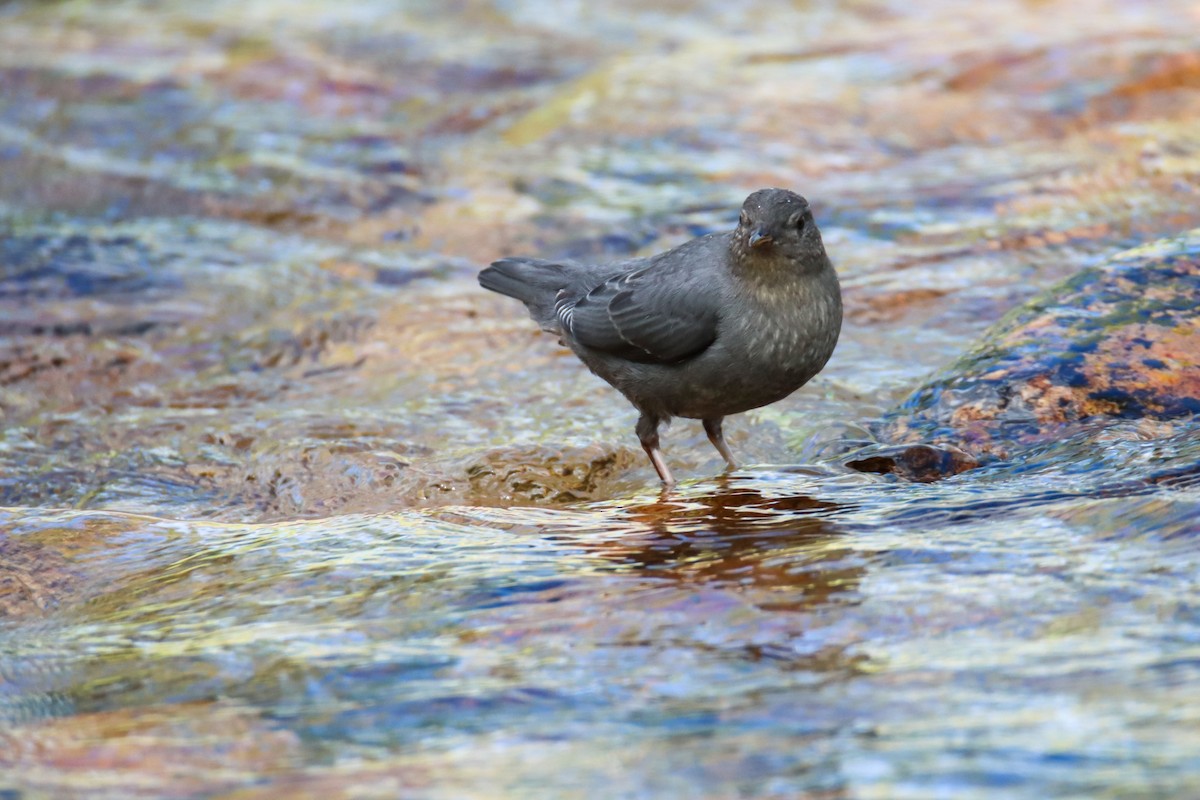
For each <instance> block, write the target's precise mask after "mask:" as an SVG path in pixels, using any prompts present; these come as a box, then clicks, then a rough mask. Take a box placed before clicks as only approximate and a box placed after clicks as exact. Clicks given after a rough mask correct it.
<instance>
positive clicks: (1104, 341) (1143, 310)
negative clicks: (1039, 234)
mask: <svg viewBox="0 0 1200 800" xmlns="http://www.w3.org/2000/svg"><path fill="white" fill-rule="evenodd" d="M1198 309H1200V231H1193V232H1190V233H1188V234H1186V235H1185V236H1182V237H1180V238H1178V239H1171V240H1164V241H1160V242H1155V243H1152V244H1150V245H1146V246H1144V247H1139V248H1136V249H1134V250H1129V251H1126V252H1124V253H1120V254H1118V255H1117V256H1115V257H1113V258H1112V259H1110V260H1109V261H1107V262H1105V263H1104V264H1101V265H1099V266H1096V267H1090V268H1088V269H1084V270H1082V271H1081V272H1079V273H1078V274H1076V275H1074V276H1073V277H1071V278H1070V279H1068V280H1066V281H1064V282H1063V283H1061V284H1059V285H1058V286H1055V287H1054V288H1052V289H1050V290H1049V291H1047V292H1045V293H1044V294H1042V295H1041V296H1040V297H1039V298H1037V299H1035V300H1033V301H1031V302H1030V303H1028V304H1027V305H1025V306H1023V307H1021V308H1019V309H1017V310H1016V311H1014V312H1013V313H1011V314H1010V315H1009V316H1008V317H1006V318H1005V319H1004V320H1002V321H1001V322H1000V323H998V324H997V326H996V327H995V328H993V329H992V330H991V331H990V332H989V333H988V334H986V335H985V336H984V338H983V339H982V340H981V342H980V343H979V344H977V345H976V346H975V347H974V348H973V349H972V350H971V351H970V352H968V353H967V354H966V355H965V356H963V357H962V358H961V359H959V361H958V362H957V363H955V364H953V365H952V366H951V367H949V368H948V369H946V370H945V371H944V372H943V373H941V374H940V375H937V376H935V377H934V378H933V379H932V380H931V381H930V382H929V383H927V384H926V385H924V386H923V387H921V388H920V389H918V390H917V391H916V392H914V393H913V394H912V395H911V396H910V397H909V399H908V400H907V401H906V402H904V403H903V404H902V405H901V407H900V408H899V409H897V410H896V411H894V412H892V413H891V414H889V415H888V416H887V417H885V419H884V421H883V423H882V424H881V425H880V426H879V429H878V432H879V434H880V439H882V440H883V441H887V442H892V443H904V444H907V443H916V442H920V443H924V444H926V445H930V444H932V445H936V446H937V447H938V448H943V447H944V446H946V445H952V446H954V447H958V448H961V449H962V450H964V451H966V453H969V454H971V455H972V456H985V457H986V456H999V457H1001V458H1003V457H1006V456H1008V455H1009V454H1010V453H1011V452H1013V450H1014V449H1015V448H1019V447H1020V446H1022V445H1027V444H1032V443H1036V442H1044V441H1047V440H1049V439H1051V438H1054V437H1057V436H1061V435H1063V434H1064V433H1065V432H1066V431H1068V430H1070V429H1074V427H1076V426H1077V425H1078V424H1079V423H1083V422H1085V421H1097V420H1099V421H1102V420H1104V419H1130V418H1150V419H1160V420H1162V419H1173V418H1180V417H1188V416H1191V415H1193V414H1196V413H1197V412H1200V313H1198V311H1197V310H1198ZM897 453H898V454H899V455H897V454H893V455H891V456H886V457H885V456H881V455H876V456H872V457H871V458H867V459H860V461H859V462H857V463H858V464H859V467H858V468H861V469H867V471H873V472H876V471H894V472H896V473H897V474H902V475H904V474H906V471H911V470H912V469H914V467H912V466H905V465H906V464H915V465H916V473H915V474H916V475H928V474H931V473H929V472H928V471H927V466H928V465H933V466H932V468H933V470H934V473H936V471H937V469H938V466H937V465H938V464H944V465H945V466H946V468H947V469H948V470H952V471H949V472H946V473H944V474H953V471H961V470H959V467H961V466H962V465H963V464H964V463H966V462H964V461H962V460H961V459H958V460H956V459H949V460H947V459H945V458H937V457H935V456H934V454H933V453H929V452H925V451H919V452H917V451H913V450H912V448H908V449H903V448H901V449H899V450H898V451H897ZM889 459H891V461H889ZM889 464H894V467H888V465H889ZM885 467H888V468H887V469H885ZM914 479H917V480H923V479H926V478H921V477H915V478H914Z"/></svg>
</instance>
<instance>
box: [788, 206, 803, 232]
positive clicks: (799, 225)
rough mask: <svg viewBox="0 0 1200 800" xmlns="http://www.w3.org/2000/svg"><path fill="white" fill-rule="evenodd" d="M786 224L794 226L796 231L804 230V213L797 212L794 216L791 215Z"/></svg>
mask: <svg viewBox="0 0 1200 800" xmlns="http://www.w3.org/2000/svg"><path fill="white" fill-rule="evenodd" d="M788 222H790V223H791V224H792V225H793V226H795V228H796V230H797V231H802V230H804V212H803V211H797V212H796V213H795V214H792V218H791V219H790V220H788Z"/></svg>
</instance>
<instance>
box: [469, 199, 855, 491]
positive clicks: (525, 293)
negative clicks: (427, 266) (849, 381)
mask: <svg viewBox="0 0 1200 800" xmlns="http://www.w3.org/2000/svg"><path fill="white" fill-rule="evenodd" d="M479 283H480V285H481V286H483V287H484V288H485V289H491V290H492V291H493V292H499V293H500V294H503V295H507V296H509V297H514V298H516V299H517V300H520V301H521V302H523V303H524V304H525V305H526V306H527V307H528V308H529V314H530V316H531V317H533V319H534V321H535V322H537V323H538V325H540V326H541V328H542V330H544V331H547V332H549V333H553V334H555V335H557V336H558V337H559V339H560V341H561V342H562V343H564V344H566V345H567V346H568V347H570V348H571V349H572V350H574V351H575V354H576V355H577V356H579V358H580V359H581V360H582V361H583V363H584V364H586V365H587V366H588V368H589V369H591V371H592V372H594V373H596V374H597V375H599V376H600V377H601V378H603V379H604V380H606V381H608V382H609V383H611V384H612V385H613V386H615V387H616V388H617V389H618V390H619V391H620V392H621V394H623V395H625V397H626V398H628V400H629V402H631V403H633V405H634V407H635V408H637V410H638V411H639V412H641V418H640V419H638V422H637V428H636V430H637V435H638V439H640V440H641V443H642V447H643V448H644V449H645V450H646V454H647V455H649V456H650V461H651V462H652V463H653V464H654V469H655V470H657V471H658V476H659V477H660V478H662V482H663V483H664V484H666V485H668V486H670V485H672V484H674V482H675V481H674V479H673V478H672V477H671V470H669V469H668V468H667V465H666V462H665V461H663V457H662V452H661V451H660V450H659V446H658V444H659V440H658V429H659V426H660V425H661V424H662V423H664V422H667V421H669V420H670V419H671V417H689V418H691V419H699V420H703V422H704V432H705V433H707V434H708V440H709V441H710V442H712V444H713V446H714V447H716V448H717V451H718V452H719V453H720V454H721V456H722V458H724V459H725V462H726V463H727V464H728V465H729V467H730V469H733V468H736V466H737V465H736V464H735V463H734V460H733V454H732V453H730V452H729V446H728V445H726V444H725V436H724V434H723V433H722V430H721V422H722V420H723V418H724V417H725V416H726V415H728V414H737V413H740V412H742V411H748V410H749V409H751V408H758V407H759V406H765V405H768V404H769V403H774V402H775V401H777V400H782V399H783V398H785V397H787V396H788V395H789V394H791V393H792V392H794V391H796V390H797V389H799V388H800V387H801V386H803V385H804V384H805V383H807V382H808V381H809V379H811V378H812V377H813V376H814V375H816V374H817V373H818V372H820V371H821V368H822V367H824V366H825V362H826V361H828V360H829V356H830V355H832V354H833V348H834V346H835V345H837V340H838V333H839V332H840V331H841V328H842V294H841V289H840V287H839V286H838V279H837V274H836V273H835V272H834V270H833V264H832V263H830V261H829V256H827V255H826V254H825V246H824V245H823V244H822V243H821V233H820V231H818V230H817V225H816V223H815V222H813V217H812V211H811V210H810V209H809V207H808V201H807V200H805V199H804V198H803V197H801V196H800V195H798V194H795V193H794V192H789V191H787V190H786V189H760V190H759V191H757V192H755V193H754V194H752V195H750V196H749V197H747V198H746V202H745V203H743V204H742V214H741V218H740V219H739V221H738V226H737V227H736V228H735V229H734V230H732V231H729V232H726V233H710V234H708V235H707V236H701V237H699V238H698V239H693V240H691V241H690V242H687V243H685V244H682V245H680V246H679V247H676V248H675V249H674V250H668V251H667V252H665V253H659V254H658V255H656V256H651V257H649V258H635V259H631V260H628V261H619V262H616V263H612V264H579V263H576V262H573V261H546V260H543V259H538V258H525V257H515V258H502V259H500V260H499V261H496V262H494V263H493V264H492V265H491V266H490V267H488V268H487V269H485V270H483V271H482V272H480V273H479Z"/></svg>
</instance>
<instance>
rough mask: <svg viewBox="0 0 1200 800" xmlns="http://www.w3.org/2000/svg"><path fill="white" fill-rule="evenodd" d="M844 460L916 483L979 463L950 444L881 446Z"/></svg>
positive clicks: (933, 479)
mask: <svg viewBox="0 0 1200 800" xmlns="http://www.w3.org/2000/svg"><path fill="white" fill-rule="evenodd" d="M858 455H859V456H860V458H856V459H852V460H850V461H847V462H846V466H847V467H850V468H851V469H856V470H858V471H859V472H874V473H878V474H880V475H889V474H892V475H897V476H899V477H901V478H905V479H906V480H910V481H917V482H918V483H932V482H933V481H936V480H941V479H942V478H948V477H950V476H951V475H957V474H958V473H960V472H966V471H967V470H969V469H975V468H976V467H978V466H979V459H977V458H975V457H974V456H973V455H971V454H970V453H967V452H965V451H963V450H960V449H959V448H957V447H953V446H951V445H941V446H939V447H935V446H933V445H928V444H909V445H896V446H892V447H881V448H877V449H873V450H871V451H870V452H869V453H866V452H863V453H858Z"/></svg>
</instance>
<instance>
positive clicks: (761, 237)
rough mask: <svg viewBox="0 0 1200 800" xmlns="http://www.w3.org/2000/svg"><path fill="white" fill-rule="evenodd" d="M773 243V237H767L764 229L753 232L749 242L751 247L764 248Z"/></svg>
mask: <svg viewBox="0 0 1200 800" xmlns="http://www.w3.org/2000/svg"><path fill="white" fill-rule="evenodd" d="M771 241H772V239H771V237H770V236H769V235H767V234H766V233H763V229H762V228H755V229H754V230H753V231H751V232H750V240H749V242H750V246H751V247H764V246H766V245H768V244H770V243H771Z"/></svg>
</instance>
